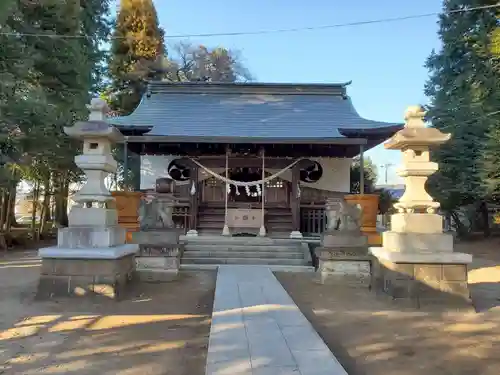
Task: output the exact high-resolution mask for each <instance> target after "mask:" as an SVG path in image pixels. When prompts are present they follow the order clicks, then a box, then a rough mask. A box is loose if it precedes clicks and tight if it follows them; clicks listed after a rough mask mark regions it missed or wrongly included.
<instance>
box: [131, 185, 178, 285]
mask: <svg viewBox="0 0 500 375" xmlns="http://www.w3.org/2000/svg"><path fill="white" fill-rule="evenodd" d="M173 191H174V181H173V180H171V179H168V178H159V179H158V180H157V181H156V192H149V193H148V194H146V195H145V197H144V199H143V200H141V203H140V204H139V215H138V216H139V219H140V223H139V224H140V228H141V230H140V231H138V232H135V233H132V240H131V241H132V242H133V243H136V244H138V245H139V248H140V253H139V256H138V257H137V274H138V276H139V278H140V279H141V280H144V281H169V280H172V279H174V278H176V276H177V274H178V272H179V266H180V260H181V257H182V253H183V245H182V244H181V243H180V242H179V236H180V234H181V230H179V229H176V228H175V226H174V222H173V219H172V212H173V208H174V205H175V197H174V196H173Z"/></svg>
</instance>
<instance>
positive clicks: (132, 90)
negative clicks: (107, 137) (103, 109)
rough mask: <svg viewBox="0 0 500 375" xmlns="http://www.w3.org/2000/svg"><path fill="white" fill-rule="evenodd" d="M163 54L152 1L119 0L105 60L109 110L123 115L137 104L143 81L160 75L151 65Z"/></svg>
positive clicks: (159, 29)
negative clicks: (118, 7)
mask: <svg viewBox="0 0 500 375" xmlns="http://www.w3.org/2000/svg"><path fill="white" fill-rule="evenodd" d="M164 54H165V47H164V32H163V30H162V29H161V28H160V26H159V24H158V16H157V14H156V9H155V7H154V4H153V1H152V0H121V1H120V9H119V12H118V17H117V20H116V25H115V30H114V33H113V41H112V46H111V56H110V61H109V74H110V79H111V85H110V86H111V87H110V88H109V89H110V93H109V101H110V106H111V108H112V109H113V110H115V111H116V112H117V113H119V114H122V115H126V114H130V113H131V112H132V111H133V110H134V109H135V108H136V107H137V105H138V104H139V101H140V100H141V97H142V95H143V94H144V91H145V89H146V82H145V81H146V80H148V79H154V78H156V77H159V76H160V75H161V73H159V72H155V71H154V66H155V64H157V63H158V61H159V60H161V59H162V58H163V56H164Z"/></svg>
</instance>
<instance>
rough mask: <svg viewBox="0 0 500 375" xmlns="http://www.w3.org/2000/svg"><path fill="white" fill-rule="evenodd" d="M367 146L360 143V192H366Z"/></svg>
mask: <svg viewBox="0 0 500 375" xmlns="http://www.w3.org/2000/svg"><path fill="white" fill-rule="evenodd" d="M364 153H365V146H364V145H359V194H364V193H365V156H364Z"/></svg>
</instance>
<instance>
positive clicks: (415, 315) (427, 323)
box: [277, 239, 500, 375]
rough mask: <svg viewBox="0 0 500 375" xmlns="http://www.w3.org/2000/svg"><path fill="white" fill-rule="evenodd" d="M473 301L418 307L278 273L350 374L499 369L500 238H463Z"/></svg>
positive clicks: (490, 374)
mask: <svg viewBox="0 0 500 375" xmlns="http://www.w3.org/2000/svg"><path fill="white" fill-rule="evenodd" d="M456 250H457V251H462V252H468V253H471V254H473V255H474V262H473V264H472V265H471V267H470V269H469V283H470V287H471V291H472V299H473V306H474V307H471V308H465V309H454V310H453V309H451V308H450V309H446V308H443V307H432V308H423V309H420V310H417V309H414V308H409V307H404V306H402V305H401V304H399V303H397V302H393V301H392V300H390V299H386V298H383V297H382V298H381V297H380V296H377V295H376V294H375V293H374V292H370V291H368V290H367V289H357V288H339V287H332V286H326V285H319V284H317V283H315V282H314V281H313V280H312V276H311V275H307V274H285V273H281V274H277V277H278V279H279V280H280V281H281V283H282V284H283V286H284V287H285V289H286V290H287V291H288V292H289V294H290V295H291V296H292V298H293V299H294V301H295V302H296V303H297V305H298V306H299V307H300V309H301V310H302V312H303V313H304V315H306V316H307V318H308V319H309V321H310V322H311V323H312V324H313V326H314V327H315V329H316V330H317V331H318V333H319V334H320V336H322V338H323V339H324V341H325V342H326V343H327V345H328V346H329V347H330V349H331V350H332V352H333V353H334V354H335V356H336V357H337V358H338V359H339V361H340V362H341V363H342V364H343V366H344V367H345V369H346V371H347V372H348V373H349V375H403V374H404V375H498V374H500V239H492V240H488V241H477V242H464V243H459V244H457V247H456Z"/></svg>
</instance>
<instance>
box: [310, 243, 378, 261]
mask: <svg viewBox="0 0 500 375" xmlns="http://www.w3.org/2000/svg"><path fill="white" fill-rule="evenodd" d="M314 253H315V255H316V257H317V258H318V259H320V260H358V259H360V258H361V259H362V260H366V259H369V254H368V247H366V246H359V247H335V248H331V247H326V246H320V247H317V248H316V249H314Z"/></svg>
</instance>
